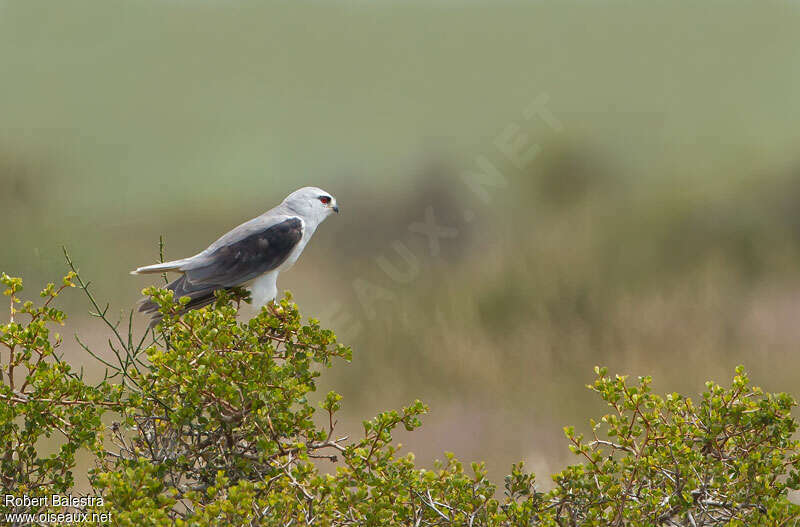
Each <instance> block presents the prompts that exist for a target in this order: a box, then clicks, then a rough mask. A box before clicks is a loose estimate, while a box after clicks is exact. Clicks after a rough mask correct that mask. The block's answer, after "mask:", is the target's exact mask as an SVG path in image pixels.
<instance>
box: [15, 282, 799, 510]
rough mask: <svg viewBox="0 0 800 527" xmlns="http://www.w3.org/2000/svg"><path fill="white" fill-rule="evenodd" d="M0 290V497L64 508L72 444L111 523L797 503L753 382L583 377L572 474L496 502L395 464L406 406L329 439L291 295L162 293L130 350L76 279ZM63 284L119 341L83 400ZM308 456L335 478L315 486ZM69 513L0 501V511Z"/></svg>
mask: <svg viewBox="0 0 800 527" xmlns="http://www.w3.org/2000/svg"><path fill="white" fill-rule="evenodd" d="M2 282H3V284H5V286H6V288H7V290H6V291H5V294H6V295H7V296H8V297H9V301H10V319H9V322H8V323H7V324H4V325H2V326H0V344H2V347H3V348H4V349H5V352H4V353H3V354H2V373H3V376H2V378H3V382H2V384H1V385H0V437H2V438H3V440H4V443H6V444H7V446H6V449H5V450H4V452H3V453H2V458H0V469H2V474H0V476H1V479H0V485H1V486H2V488H1V489H0V494H2V495H13V496H18V497H19V496H22V495H28V496H46V495H50V494H65V493H67V492H68V491H69V489H70V487H71V486H72V484H73V476H72V471H73V469H74V467H75V453H76V451H77V450H78V449H80V448H87V449H89V450H90V451H91V452H92V454H93V455H94V457H95V460H96V466H95V468H93V469H92V470H91V471H90V482H91V485H92V492H93V496H96V497H102V498H103V499H102V500H99V499H96V500H84V503H82V504H80V505H79V507H78V508H80V509H81V510H82V511H83V512H89V513H100V512H105V513H110V514H111V518H112V521H113V523H114V524H117V525H130V526H140V525H171V524H175V525H193V526H202V525H264V526H270V525H275V526H278V525H281V526H285V525H321V526H345V525H354V526H355V525H359V526H361V525H368V526H372V525H374V526H382V525H411V526H430V525H464V526H524V525H529V526H564V525H570V526H578V525H643V526H644V525H686V526H699V525H706V526H711V525H731V526H734V525H742V526H744V525H748V526H749V525H764V526H766V525H793V524H794V523H793V522H796V518H798V517H800V508H799V507H797V506H795V505H794V504H792V503H791V502H789V501H788V499H787V493H788V491H789V490H790V489H798V488H800V476H798V468H800V449H799V448H798V446H799V445H798V442H797V441H795V440H793V439H792V437H793V434H794V433H795V431H796V427H797V423H796V421H795V420H794V419H793V418H792V416H791V414H790V412H791V409H792V408H793V407H794V406H795V404H796V403H795V401H794V399H792V398H791V397H790V396H788V395H786V394H770V393H764V392H763V391H762V390H760V389H759V388H757V387H754V386H752V385H751V384H750V381H749V379H748V378H747V375H746V374H745V372H744V370H743V369H742V368H738V369H737V371H736V375H735V377H734V379H733V382H732V384H731V387H730V388H724V387H722V386H720V385H717V384H714V383H708V384H707V386H706V391H705V392H704V393H703V394H702V395H701V397H700V398H699V399H698V400H697V401H693V400H692V399H690V398H688V397H684V396H681V395H679V394H669V395H667V396H665V397H660V396H658V395H655V394H653V393H652V392H651V390H650V379H649V378H647V377H644V378H639V380H638V382H636V383H631V382H629V381H628V379H627V378H626V377H622V376H615V377H611V376H609V375H608V374H607V371H606V370H605V369H603V368H597V369H596V370H595V373H596V375H597V378H596V380H595V382H594V383H593V384H592V385H590V386H589V388H590V389H591V390H593V391H594V392H596V393H597V394H598V396H600V397H601V398H602V399H603V400H604V401H606V402H607V403H608V405H609V407H610V409H611V410H610V412H609V414H608V415H606V416H604V417H602V418H601V419H600V420H599V421H597V422H594V421H592V423H591V432H590V436H589V437H588V438H584V436H583V435H580V434H578V433H576V432H575V430H574V429H573V428H572V427H568V428H566V429H565V431H566V436H567V438H568V441H569V443H570V448H571V449H572V451H573V452H574V453H575V454H577V455H578V456H579V457H580V458H581V461H580V462H579V463H577V464H575V465H572V466H569V467H567V468H566V469H565V470H564V471H563V472H561V473H558V474H556V475H554V476H553V483H554V486H553V488H552V489H551V490H549V491H546V492H545V491H541V490H539V489H537V486H536V484H535V483H536V482H535V478H534V476H533V475H532V474H529V473H527V472H525V471H524V469H523V467H522V464H518V465H514V466H513V467H512V468H511V473H510V474H509V475H508V476H507V477H506V478H505V483H504V486H503V491H502V492H500V491H499V490H498V489H497V487H496V486H495V485H494V484H493V483H492V482H490V481H489V480H488V479H487V476H486V469H485V466H484V465H483V464H481V463H473V464H472V465H471V466H470V468H469V469H465V468H464V466H463V465H462V464H461V463H460V462H459V461H458V460H457V459H456V458H455V457H454V456H453V455H451V454H447V455H446V457H445V461H443V462H441V463H437V464H436V466H435V467H433V469H424V468H418V467H416V465H415V463H414V457H413V455H412V454H406V455H401V454H400V453H399V452H398V450H397V447H396V446H394V444H393V441H392V433H393V431H394V430H395V429H396V428H397V427H399V426H403V427H405V428H406V429H407V430H413V429H415V428H417V427H419V426H420V416H422V415H423V414H424V413H425V412H426V407H425V405H423V404H422V403H421V402H419V401H416V402H414V403H413V404H411V405H409V406H408V407H406V408H403V409H402V410H399V411H389V412H384V413H381V414H379V415H378V416H376V417H375V418H374V419H371V420H368V421H365V422H364V426H363V434H362V435H361V436H360V437H358V438H347V437H340V436H338V435H337V434H336V430H335V425H336V415H337V412H338V411H339V410H340V405H341V396H339V395H338V394H336V393H335V392H330V393H328V394H327V396H325V397H324V398H323V399H322V402H321V403H320V404H319V408H315V407H314V405H312V404H311V402H310V401H309V394H310V393H311V392H314V391H315V390H316V381H317V377H318V376H319V375H320V373H321V371H322V370H324V368H325V367H328V366H330V365H331V363H332V362H333V361H335V360H339V359H341V360H345V361H349V360H350V357H351V350H350V349H349V348H348V347H346V346H343V345H341V344H339V343H337V341H336V337H335V335H334V334H333V333H332V332H331V331H330V330H327V329H323V328H322V327H320V325H319V323H318V321H316V320H314V319H310V320H308V321H307V322H303V320H302V318H301V316H300V313H299V311H298V309H297V306H296V305H295V304H293V303H292V302H291V297H290V296H288V295H287V297H285V298H284V299H282V300H280V301H278V302H274V303H271V304H270V305H268V306H267V307H265V308H264V309H262V310H261V312H260V314H259V315H258V316H256V317H255V318H253V319H252V320H250V321H249V322H247V323H241V322H237V320H236V314H237V306H238V304H239V303H240V302H241V301H246V298H245V297H244V296H243V292H242V291H231V292H228V293H221V294H218V297H217V301H216V303H215V304H214V305H213V306H210V307H208V308H204V309H201V310H198V311H190V312H188V313H186V314H181V312H180V311H181V310H180V306H181V302H180V301H175V299H173V298H172V293H171V292H170V291H166V290H162V289H155V288H153V289H149V290H146V293H147V294H148V295H149V296H150V297H151V298H152V299H153V300H154V301H155V302H156V303H157V304H158V305H159V306H160V312H161V313H162V314H163V315H164V318H163V320H162V322H161V324H160V325H159V326H158V328H157V330H156V331H151V332H150V333H149V334H147V335H145V336H144V337H142V338H141V339H139V340H136V339H134V338H133V334H132V332H131V331H130V330H129V331H128V332H127V334H125V333H122V332H121V330H120V329H119V326H118V325H117V324H113V323H111V322H110V321H109V320H108V319H107V318H106V311H107V308H106V309H100V307H99V305H98V304H97V302H96V301H95V299H94V298H93V296H92V295H91V293H90V292H89V288H88V285H87V284H85V283H84V282H83V281H82V280H81V279H80V277H79V276H77V274H75V272H72V273H70V274H69V275H68V276H67V277H66V278H65V279H64V281H63V283H62V286H60V287H59V288H56V287H55V286H54V285H52V284H50V285H48V286H47V288H45V290H44V291H43V292H42V297H43V298H44V302H43V304H42V305H41V306H40V307H34V304H33V303H31V302H24V303H23V302H22V300H21V299H20V297H19V293H20V291H21V290H22V282H21V280H19V279H17V278H11V277H9V276H7V275H5V274H3V275H2ZM75 285H78V286H80V287H81V288H82V289H83V290H84V291H85V292H86V293H87V295H88V297H89V299H90V300H91V302H92V306H93V309H94V310H95V311H94V314H95V315H96V316H98V317H99V318H100V319H102V320H103V321H104V322H106V323H107V324H108V325H109V327H110V330H111V331H112V332H113V335H114V339H112V340H111V341H110V342H109V345H110V346H111V352H112V353H113V355H114V357H115V358H116V360H115V361H106V360H104V359H102V358H101V357H100V356H99V355H98V354H96V353H94V352H93V351H92V350H90V349H89V348H88V347H86V346H83V348H84V349H85V350H86V352H87V353H90V354H91V355H92V356H94V357H95V358H96V360H99V361H102V362H103V364H104V366H105V368H106V376H105V378H104V379H103V380H102V381H101V382H99V383H97V384H90V383H88V382H86V381H85V380H84V379H83V375H82V373H76V372H75V371H74V370H73V369H72V368H71V367H70V365H69V364H67V363H66V362H65V361H64V360H63V359H62V358H61V357H60V356H59V355H58V354H57V352H56V350H57V349H58V347H59V345H60V344H61V339H60V337H58V336H57V335H51V333H50V329H49V326H48V325H52V324H54V323H55V324H63V321H64V319H65V316H64V314H63V313H62V312H60V311H58V310H57V309H55V308H54V307H52V305H51V304H52V302H53V300H54V299H55V298H56V297H57V296H58V294H59V293H61V292H62V291H63V290H64V289H66V288H69V287H74V286H75ZM129 323H130V321H129ZM320 412H321V414H320ZM106 414H107V415H106ZM104 415H106V418H105V419H101V418H102V417H103V416H104ZM315 417H317V419H316V421H315ZM320 417H322V419H320ZM320 421H322V422H323V424H319V422H320ZM53 434H57V435H59V436H60V437H61V446H60V449H59V450H58V452H57V453H55V454H52V455H49V456H45V455H44V454H42V453H41V452H40V450H41V449H39V448H37V447H38V445H37V441H39V440H40V439H41V438H42V437H50V436H51V435H53ZM318 459H327V460H330V461H332V462H335V466H336V471H335V472H334V473H325V472H321V471H320V470H319V468H318V467H317V466H316V464H315V461H316V460H318ZM65 510H69V509H63V508H59V507H54V506H53V504H52V503H44V504H31V503H30V500H29V502H28V503H27V504H25V503H22V504H15V503H7V502H6V500H4V501H3V502H2V503H0V514H8V513H32V514H38V513H42V512H64V511H65ZM20 523H22V522H21V521H20Z"/></svg>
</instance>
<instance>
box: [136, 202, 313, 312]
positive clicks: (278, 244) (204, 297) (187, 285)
mask: <svg viewBox="0 0 800 527" xmlns="http://www.w3.org/2000/svg"><path fill="white" fill-rule="evenodd" d="M231 234H233V233H231ZM302 237H303V221H302V220H301V219H300V218H296V217H290V218H287V219H285V220H283V221H280V222H278V223H275V224H273V225H270V226H269V227H266V228H257V229H250V232H245V233H244V234H243V235H241V236H236V237H235V238H234V239H230V238H228V236H227V235H226V236H225V237H223V238H221V239H220V240H218V242H216V243H214V244H213V245H212V246H211V247H209V249H208V250H207V251H204V252H203V253H201V254H199V255H197V256H196V257H195V258H193V259H192V262H191V264H189V265H187V266H185V267H184V269H185V272H184V274H183V276H181V277H180V278H178V279H177V280H175V281H174V282H172V283H170V284H169V285H167V288H168V289H171V290H172V291H174V292H175V298H176V299H178V298H180V297H183V296H188V297H190V298H191V300H190V302H189V304H188V305H187V309H198V308H200V307H203V306H205V305H207V304H210V303H211V302H213V301H214V291H216V290H218V289H230V288H231V287H236V286H239V285H242V284H245V283H246V282H248V281H249V280H252V279H253V278H256V277H257V276H259V275H261V274H264V273H266V272H267V271H271V270H273V269H276V268H277V267H279V266H280V265H281V264H282V263H283V262H284V261H286V259H287V258H288V257H289V255H290V254H291V253H292V251H293V250H294V248H295V247H296V246H297V244H298V243H299V242H300V239H301V238H302ZM157 310H158V306H157V305H156V304H154V303H153V302H152V301H150V300H146V301H145V302H143V303H142V305H141V306H140V307H139V311H143V312H145V313H152V312H155V311H157Z"/></svg>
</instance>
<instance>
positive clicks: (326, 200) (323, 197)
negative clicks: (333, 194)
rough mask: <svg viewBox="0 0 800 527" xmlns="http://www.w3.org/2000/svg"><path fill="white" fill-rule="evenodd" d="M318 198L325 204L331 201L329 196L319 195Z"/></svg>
mask: <svg viewBox="0 0 800 527" xmlns="http://www.w3.org/2000/svg"><path fill="white" fill-rule="evenodd" d="M319 200H320V201H321V202H322V203H325V204H326V205H327V204H328V203H330V202H331V198H330V196H320V197H319Z"/></svg>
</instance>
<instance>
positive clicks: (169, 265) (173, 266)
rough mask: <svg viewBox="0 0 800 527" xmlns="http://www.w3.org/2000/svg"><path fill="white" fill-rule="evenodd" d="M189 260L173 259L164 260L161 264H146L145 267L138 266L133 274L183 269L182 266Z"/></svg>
mask: <svg viewBox="0 0 800 527" xmlns="http://www.w3.org/2000/svg"><path fill="white" fill-rule="evenodd" d="M188 260H189V259H188V258H184V259H183V260H173V261H171V262H164V263H160V264H154V265H145V266H144V267H138V268H137V269H136V270H135V271H131V274H152V273H164V272H166V271H181V266H182V265H184V264H185V263H186V262H187V261H188Z"/></svg>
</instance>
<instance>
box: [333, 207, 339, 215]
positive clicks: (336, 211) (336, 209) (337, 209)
mask: <svg viewBox="0 0 800 527" xmlns="http://www.w3.org/2000/svg"><path fill="white" fill-rule="evenodd" d="M333 212H335V213H337V214H338V213H339V205H334V206H333Z"/></svg>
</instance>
